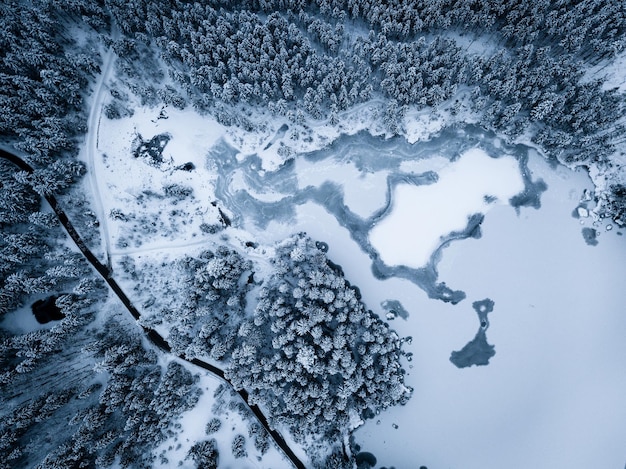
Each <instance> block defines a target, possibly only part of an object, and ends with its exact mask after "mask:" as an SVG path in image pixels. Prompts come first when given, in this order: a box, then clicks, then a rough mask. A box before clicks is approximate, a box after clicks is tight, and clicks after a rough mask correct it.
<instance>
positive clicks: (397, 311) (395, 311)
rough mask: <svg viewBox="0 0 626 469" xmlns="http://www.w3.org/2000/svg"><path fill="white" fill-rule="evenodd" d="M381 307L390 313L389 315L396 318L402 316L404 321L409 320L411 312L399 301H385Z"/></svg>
mask: <svg viewBox="0 0 626 469" xmlns="http://www.w3.org/2000/svg"><path fill="white" fill-rule="evenodd" d="M380 306H381V307H382V308H383V309H384V310H386V311H387V312H388V315H392V316H393V317H394V318H395V317H396V316H400V317H401V318H402V319H404V320H406V319H408V318H409V312H408V311H407V310H406V309H404V306H402V303H400V302H399V301H398V300H385V301H383V302H382V303H381V304H380ZM388 317H389V316H388Z"/></svg>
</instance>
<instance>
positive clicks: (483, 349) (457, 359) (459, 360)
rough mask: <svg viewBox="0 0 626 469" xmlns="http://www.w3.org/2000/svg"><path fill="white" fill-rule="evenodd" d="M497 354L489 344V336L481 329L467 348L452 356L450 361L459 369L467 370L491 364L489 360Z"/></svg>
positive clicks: (453, 353)
mask: <svg viewBox="0 0 626 469" xmlns="http://www.w3.org/2000/svg"><path fill="white" fill-rule="evenodd" d="M495 354H496V352H495V347H494V346H493V345H491V344H489V343H487V334H485V331H484V329H482V328H480V329H479V330H478V332H477V333H476V337H474V339H473V340H471V341H470V342H468V343H467V345H466V346H465V347H463V348H462V349H461V350H459V351H458V352H452V354H450V361H451V362H452V363H453V364H454V365H455V366H456V367H457V368H467V367H469V366H472V365H476V366H484V365H488V364H489V359H490V358H491V357H493V356H494V355H495Z"/></svg>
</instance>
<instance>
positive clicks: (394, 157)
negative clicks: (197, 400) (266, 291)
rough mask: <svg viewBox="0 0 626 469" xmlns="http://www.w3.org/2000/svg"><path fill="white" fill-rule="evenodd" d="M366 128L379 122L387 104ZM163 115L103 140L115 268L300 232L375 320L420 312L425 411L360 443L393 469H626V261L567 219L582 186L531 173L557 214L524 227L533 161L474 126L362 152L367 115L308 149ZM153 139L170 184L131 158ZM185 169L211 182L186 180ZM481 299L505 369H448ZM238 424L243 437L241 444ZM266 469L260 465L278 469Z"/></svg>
mask: <svg viewBox="0 0 626 469" xmlns="http://www.w3.org/2000/svg"><path fill="white" fill-rule="evenodd" d="M361 111H363V112H364V113H365V112H366V111H367V112H370V113H372V115H375V114H376V106H375V103H374V104H370V105H368V106H364V107H363V108H362V109H361ZM159 115H160V109H145V108H138V109H136V111H135V115H134V116H133V117H131V118H123V119H120V120H115V121H110V120H105V119H104V118H103V119H102V121H101V124H100V129H99V139H98V142H99V143H98V148H99V151H100V152H101V155H100V157H99V158H96V167H95V170H96V171H97V173H98V178H99V179H98V180H99V186H100V187H101V188H105V189H104V190H102V193H101V194H100V196H101V197H102V203H103V207H104V210H105V212H106V213H107V214H111V213H113V215H114V216H112V217H111V218H110V220H109V227H110V233H111V238H112V239H111V241H112V242H111V245H112V254H114V256H116V258H117V259H118V261H119V259H120V258H121V256H122V255H124V254H131V255H133V256H134V258H135V259H136V260H137V261H142V260H144V261H145V260H147V259H163V258H170V259H174V258H176V257H177V256H182V255H184V254H188V253H190V252H193V250H192V249H191V247H192V246H193V247H194V248H193V249H194V250H195V249H196V247H197V248H200V247H206V248H209V249H210V248H211V247H212V243H214V242H215V241H216V240H217V239H219V242H220V243H231V244H233V246H234V247H235V248H236V249H238V250H240V251H242V246H244V245H245V243H246V242H252V241H254V242H255V243H260V245H259V247H258V248H255V249H254V252H255V253H256V254H255V255H259V256H262V254H259V253H262V252H263V250H264V249H268V251H267V252H269V247H268V246H269V245H270V244H271V243H273V242H274V241H278V240H281V239H284V238H285V237H287V236H289V235H291V234H293V233H295V232H298V231H306V232H308V233H309V234H310V235H311V236H312V237H313V238H315V239H319V240H321V241H325V242H327V243H328V244H329V257H330V259H332V260H333V261H334V262H336V263H337V264H340V265H341V266H342V267H343V270H344V271H345V274H346V277H347V278H348V279H349V280H350V281H351V282H352V283H353V284H355V285H357V286H359V287H360V290H361V293H362V295H363V300H364V301H365V303H366V304H367V306H368V307H369V308H371V309H372V310H373V311H374V312H376V313H379V314H380V315H381V316H384V315H385V313H386V312H387V311H385V309H384V307H383V306H382V304H383V303H384V302H385V301H386V300H398V301H400V303H401V304H402V306H403V307H404V308H405V309H406V310H407V311H408V313H409V315H408V318H407V319H401V318H396V319H395V320H393V321H391V326H392V327H394V328H395V329H397V330H398V332H399V334H400V335H401V336H402V337H407V336H412V337H413V340H412V342H410V343H407V345H406V346H405V348H406V351H407V352H409V353H411V354H412V356H410V361H407V362H406V368H407V371H408V376H407V382H408V384H409V385H410V386H412V387H413V388H414V389H415V392H414V396H413V398H412V399H411V401H410V402H409V403H408V404H407V406H406V407H404V408H398V409H390V410H389V411H387V412H384V413H383V414H381V415H379V416H377V417H376V418H375V419H374V420H372V421H368V422H366V424H365V425H364V426H363V428H361V429H360V430H359V431H358V432H357V434H356V440H357V442H358V443H359V444H361V445H362V446H363V450H365V451H370V452H372V453H374V454H375V455H376V457H377V458H378V461H379V464H380V465H386V466H390V465H393V466H395V467H414V466H416V465H417V466H419V465H420V464H424V465H427V466H428V467H459V468H463V469H471V468H473V467H483V468H484V467H507V468H516V467H519V468H525V467H537V468H544V467H545V468H552V467H572V468H578V467H581V468H582V467H619V465H620V464H622V463H623V460H622V461H620V458H622V459H623V454H620V453H619V451H620V450H621V448H620V447H619V446H620V445H619V443H620V442H623V441H624V438H625V437H626V427H625V426H624V424H623V422H626V407H625V406H624V405H623V400H620V399H619V397H620V396H621V395H623V394H625V393H626V382H625V380H624V378H622V376H623V375H624V374H623V373H621V374H620V373H619V370H623V365H622V364H621V363H620V362H619V359H620V357H623V356H625V355H626V348H625V346H624V345H623V340H621V338H623V336H624V332H625V331H626V318H625V317H624V316H623V314H621V313H620V310H619V303H620V302H622V303H623V301H622V300H623V299H624V295H623V293H621V292H622V290H621V287H620V285H619V280H620V279H623V278H624V277H625V276H626V262H625V261H626V250H625V249H624V247H623V240H622V239H621V238H620V237H619V236H618V235H616V234H615V231H617V229H614V230H613V232H612V233H606V234H605V233H601V235H600V236H599V238H598V241H599V244H598V246H595V247H592V246H589V245H587V244H586V243H585V240H584V239H583V236H582V235H581V229H582V227H583V226H581V223H583V224H585V225H584V226H585V227H588V228H598V229H599V227H597V226H595V227H594V226H593V225H592V222H593V219H592V218H591V217H587V218H585V217H583V218H581V219H574V218H573V217H572V216H571V213H572V211H574V210H575V209H576V207H577V206H578V205H579V199H580V197H581V196H582V193H583V189H585V188H589V187H590V183H589V181H588V179H587V178H586V177H585V176H584V175H583V174H581V173H573V172H571V171H569V170H566V169H563V168H562V169H559V170H557V171H555V170H553V169H551V168H549V167H548V166H547V165H546V164H545V163H544V160H543V159H542V158H541V157H539V156H534V157H532V158H531V160H530V163H529V169H530V170H531V174H530V177H531V178H532V179H533V180H534V181H537V179H538V178H543V179H544V180H545V181H546V182H547V184H548V191H547V192H546V193H544V194H543V195H541V202H542V204H543V206H542V208H541V209H539V210H535V209H531V208H525V207H521V208H520V209H519V212H520V213H519V215H516V210H514V209H513V208H512V207H510V206H508V205H506V202H507V201H508V200H509V198H510V197H511V196H513V195H516V194H518V193H519V192H521V191H522V190H524V189H525V184H527V183H528V182H529V181H528V178H527V176H525V177H526V178H527V179H524V178H523V177H522V174H523V173H524V170H525V168H524V167H523V165H522V164H521V163H520V160H519V158H520V155H522V154H525V150H524V151H522V150H519V151H518V150H515V151H513V148H512V147H507V146H506V145H505V144H504V143H503V142H501V141H500V140H498V139H497V138H493V136H489V135H487V134H485V133H483V132H481V131H480V130H477V129H475V128H471V126H470V127H468V128H464V129H460V130H459V129H457V130H448V131H444V132H442V133H440V134H439V135H438V136H436V137H433V138H430V139H428V138H426V135H427V134H428V133H429V132H430V131H431V130H435V129H436V128H437V125H436V124H437V122H438V119H436V118H434V117H433V118H432V119H431V117H432V116H431V117H427V116H422V118H424V119H426V120H429V119H430V120H429V122H430V123H431V124H432V128H430V127H428V126H422V125H421V124H419V125H418V124H415V122H417V121H415V122H413V124H415V125H408V124H407V125H406V127H407V129H408V130H407V132H408V133H411V135H412V137H411V138H410V139H409V140H408V141H407V140H405V139H401V138H395V139H387V140H385V139H384V138H382V137H373V136H371V135H370V134H365V133H362V132H361V133H359V132H358V130H359V128H361V127H366V126H367V125H366V122H365V121H366V120H367V119H370V121H371V116H368V117H366V118H365V120H359V118H358V115H357V114H353V115H348V116H346V121H345V122H350V119H353V120H354V122H353V124H354V125H353V127H351V128H350V129H347V130H346V132H347V133H346V135H343V136H338V133H337V129H334V130H333V131H331V130H329V129H330V128H329V127H325V126H324V125H323V124H320V125H319V126H318V128H317V129H313V130H310V132H312V136H313V137H312V139H311V140H310V141H309V142H308V143H307V144H305V142H304V139H300V140H297V139H296V140H294V139H293V138H292V137H293V135H292V134H291V132H292V131H293V130H294V129H296V130H298V126H294V125H293V124H292V123H290V122H288V121H287V120H285V119H281V118H276V119H275V120H274V121H271V122H269V123H268V125H267V130H266V133H265V135H263V134H262V133H258V134H256V135H253V136H249V137H248V139H247V140H245V139H244V137H243V136H242V135H239V134H238V133H237V131H236V130H233V129H225V128H224V127H222V126H221V125H219V124H218V123H217V122H215V121H214V120H212V119H210V118H207V117H203V116H200V115H198V114H197V113H195V112H194V111H192V110H185V111H177V110H172V109H169V108H168V109H166V110H165V114H164V116H166V117H167V118H163V117H161V118H159ZM420 122H421V123H422V124H424V125H425V123H426V121H425V120H423V119H422V121H420ZM346 125H348V124H346ZM283 126H287V129H285V128H284V127H283ZM281 128H282V129H283V130H281ZM411 129H413V130H412V131H411V132H409V130H411ZM300 130H301V129H300ZM333 132H334V133H333ZM137 133H139V134H141V135H142V137H143V139H144V141H146V140H149V139H150V138H152V137H154V136H155V135H158V134H162V133H168V134H169V135H171V139H170V140H169V142H168V143H167V144H166V145H165V147H164V148H163V157H164V158H163V159H164V162H163V164H162V165H161V166H160V167H155V166H153V165H150V164H148V163H147V162H146V161H145V160H144V159H142V158H134V157H133V155H132V142H133V139H134V138H135V136H136V134H137ZM422 134H423V135H422ZM301 137H302V136H301ZM413 141H416V142H418V143H416V144H414V145H413V144H411V143H410V142H413ZM330 142H332V145H330V146H327V147H324V146H325V145H326V144H327V143H330ZM281 144H282V145H283V147H284V146H287V145H290V146H291V148H292V151H293V152H294V153H292V154H291V155H292V156H288V155H287V153H285V152H281V153H280V154H279V152H278V150H277V149H278V148H280V147H281ZM320 148H322V149H321V150H320ZM516 148H517V147H516ZM294 149H297V150H302V151H304V150H306V152H305V153H301V154H297V153H295V151H296V150H294ZM461 155H462V156H461ZM494 156H498V158H494ZM291 157H295V159H294V160H293V161H290V158H291ZM188 162H190V163H192V164H193V165H194V168H195V169H193V170H192V171H182V170H179V169H176V168H177V167H179V166H180V165H184V164H185V163H188ZM171 184H178V185H179V186H181V187H189V188H191V189H192V190H193V193H192V194H191V195H190V196H188V197H186V198H185V199H184V200H176V199H175V198H172V197H168V196H167V194H166V193H165V187H167V186H168V185H171ZM146 191H148V193H146ZM485 196H487V197H486V198H485ZM489 196H491V197H489ZM427 200H428V201H427ZM495 200H497V201H498V202H501V203H493V202H494V201H495ZM220 209H223V211H224V213H226V214H227V215H228V216H229V217H231V218H232V221H233V226H232V227H229V228H226V229H225V230H224V231H222V232H220V233H218V234H217V235H215V234H207V232H206V231H203V230H202V229H201V228H200V226H201V225H202V224H203V223H204V224H216V223H218V222H219V218H220ZM487 209H489V212H488V213H487V214H486V216H485V219H484V221H483V223H482V225H481V232H482V237H481V238H479V239H473V238H468V239H460V240H454V241H452V242H450V243H446V244H445V248H443V249H442V250H441V251H440V253H439V254H440V255H439V258H438V259H435V260H434V261H433V259H431V258H430V254H431V253H432V252H433V251H434V250H435V249H437V248H438V246H439V245H440V244H441V242H442V237H444V238H445V237H446V236H447V235H448V234H450V232H453V231H460V230H463V229H464V228H465V226H466V225H467V216H468V215H472V214H474V213H485V212H486V211H487ZM112 211H113V212H112ZM118 212H119V214H121V216H120V215H117V216H116V215H115V214H117V213H118ZM444 215H445V216H444ZM407 220H414V221H415V224H414V225H411V226H410V225H409V224H408V222H407ZM152 223H154V224H155V225H152V226H156V228H154V229H151V228H150V225H151V224H152ZM146 228H148V229H147V230H146ZM603 229H604V228H602V230H603ZM139 233H143V234H142V236H141V237H138V236H137V235H138V234H139ZM402 233H406V234H407V236H406V237H404V235H403V234H402ZM370 243H371V244H370ZM250 252H251V251H250ZM250 252H249V254H250ZM377 254H380V256H381V257H382V260H383V261H385V262H386V263H387V264H402V265H407V266H409V267H413V268H416V267H420V266H422V265H424V263H425V262H429V260H430V262H431V263H434V264H433V265H432V266H431V267H432V268H436V270H437V271H438V275H439V281H444V282H446V284H447V285H449V286H450V287H451V288H456V289H460V290H463V291H464V292H465V293H466V294H467V300H465V301H463V302H461V303H459V304H458V305H456V306H454V305H451V304H449V303H444V302H442V301H434V300H431V299H429V294H428V292H427V291H424V290H422V289H420V287H419V286H418V285H422V287H424V284H420V282H419V281H411V278H410V275H408V276H407V275H404V277H403V276H401V275H395V274H394V272H395V271H394V270H393V268H392V269H391V270H390V272H391V273H392V274H391V278H389V279H387V280H381V279H380V278H377V277H376V276H375V275H374V274H373V273H372V267H373V266H375V265H376V264H375V263H376V262H380V260H378V261H377V260H376V257H377ZM114 265H119V264H118V263H114ZM118 269H119V268H118ZM116 270H117V269H116ZM411 272H412V273H416V274H417V273H419V272H418V270H417V269H413V270H412V271H410V273H411ZM411 275H412V274H411ZM413 280H414V279H413ZM125 288H127V289H128V290H130V289H132V285H131V284H128V285H126V286H125ZM425 290H427V289H426V288H425ZM431 296H432V295H431ZM485 298H490V299H492V300H493V301H494V302H495V309H494V311H493V313H491V314H490V316H489V321H490V326H489V330H488V331H487V332H486V334H487V340H488V342H489V343H490V344H494V345H495V347H496V355H495V357H493V358H492V359H491V362H490V364H489V365H488V366H486V367H470V368H465V369H458V368H456V367H455V366H454V365H453V364H452V363H451V362H450V361H449V359H450V354H451V352H452V351H455V350H460V349H461V348H462V347H463V346H464V345H465V344H466V343H467V342H469V341H470V340H471V339H472V338H473V337H474V334H475V333H476V330H477V329H478V328H479V323H478V320H477V317H476V313H475V312H474V311H473V310H472V307H471V303H472V302H473V301H477V300H483V299H485ZM207 383H208V382H207ZM207 383H204V382H203V386H205V385H206V386H205V387H208V388H209V389H212V385H211V384H207ZM207 396H209V392H208V391H207V393H205V395H203V397H202V399H203V401H201V402H203V404H202V406H201V408H204V409H207V406H208V405H209V404H207V403H206V402H205V400H207V399H209V397H207ZM205 417H206V416H205V415H200V414H198V413H197V412H196V411H195V410H194V411H192V412H190V413H188V414H187V415H186V416H185V417H184V418H183V426H184V428H185V431H184V436H183V438H185V439H187V438H188V439H189V441H185V442H184V443H185V444H182V446H181V447H180V448H178V449H176V445H174V446H173V448H174V449H173V450H172V451H174V452H176V454H179V453H180V454H182V451H184V448H186V447H187V446H188V445H189V444H190V442H192V441H193V440H194V439H195V438H196V436H198V437H200V436H201V435H200V433H201V432H200V430H202V428H201V427H202V425H204V424H205V420H206V419H205ZM378 422H379V423H378ZM238 425H239V424H238V423H237V424H236V423H235V422H234V421H233V428H237V426H238ZM242 425H244V424H242ZM393 425H397V426H398V428H397V429H394V426H393ZM244 427H245V425H244ZM244 430H245V428H244V429H243V430H242V429H238V430H232V431H237V432H240V433H242V434H243V433H245V431H244ZM199 432H200V433H199ZM196 434H198V435H196ZM231 436H232V435H231V434H230V433H229V434H228V435H226V436H224V438H222V437H220V441H226V442H227V440H228V439H229V438H230V437H231ZM223 444H227V443H223ZM186 445H187V446H186ZM166 448H169V446H168V447H166ZM166 448H163V449H166ZM226 452H227V451H224V453H226ZM220 453H221V454H222V447H220ZM249 453H250V454H251V452H249ZM173 454H174V453H172V456H173ZM177 457H178V456H176V457H172V459H176V458H177ZM228 457H230V456H228ZM270 460H271V458H269V459H266V458H264V459H263V461H262V462H258V461H254V460H253V459H249V460H247V461H245V464H248V465H249V466H246V467H270V466H271V467H279V466H280V464H279V463H277V462H274V461H273V460H272V462H271V464H270V463H269V462H268V461H270ZM223 463H224V464H226V465H225V466H224V467H238V466H237V465H238V464H244V462H243V461H242V460H237V461H234V460H233V461H231V462H227V461H226V459H225V460H224V461H223ZM229 464H230V465H231V466H229Z"/></svg>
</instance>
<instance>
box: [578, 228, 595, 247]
mask: <svg viewBox="0 0 626 469" xmlns="http://www.w3.org/2000/svg"><path fill="white" fill-rule="evenodd" d="M582 234H583V239H584V240H585V243H587V244H588V245H589V246H597V245H598V232H597V231H596V230H595V229H593V228H583V229H582Z"/></svg>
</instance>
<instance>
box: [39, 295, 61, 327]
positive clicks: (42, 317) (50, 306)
mask: <svg viewBox="0 0 626 469" xmlns="http://www.w3.org/2000/svg"><path fill="white" fill-rule="evenodd" d="M57 298H58V296H49V297H48V298H45V299H43V300H37V301H35V302H34V303H33V304H32V306H31V310H32V312H33V314H34V315H35V319H36V320H37V322H38V323H39V324H47V323H49V322H50V321H59V320H61V319H63V318H64V317H65V314H63V313H62V312H61V309H60V308H59V307H58V306H57V305H56V300H57Z"/></svg>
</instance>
